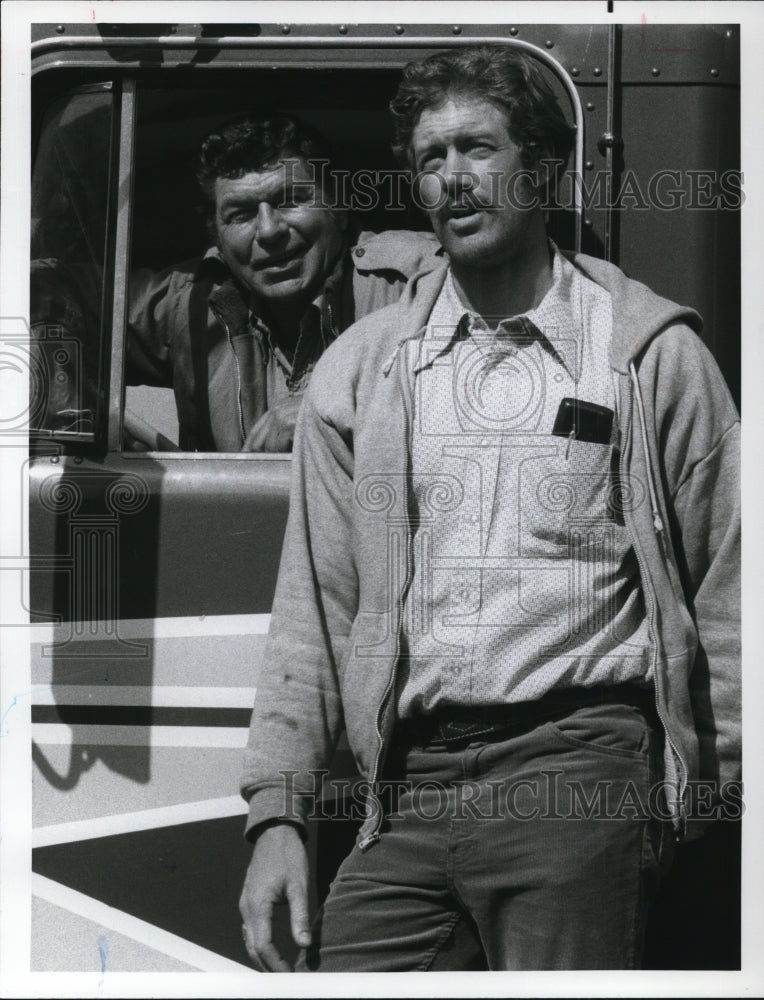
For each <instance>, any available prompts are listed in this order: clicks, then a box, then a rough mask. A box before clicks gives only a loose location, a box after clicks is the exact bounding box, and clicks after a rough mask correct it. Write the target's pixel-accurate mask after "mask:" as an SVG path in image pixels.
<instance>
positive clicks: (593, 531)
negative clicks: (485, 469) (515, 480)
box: [518, 438, 631, 558]
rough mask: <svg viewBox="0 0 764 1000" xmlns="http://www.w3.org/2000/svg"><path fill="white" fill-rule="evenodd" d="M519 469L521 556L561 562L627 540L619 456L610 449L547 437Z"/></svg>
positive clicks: (610, 446)
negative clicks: (587, 548)
mask: <svg viewBox="0 0 764 1000" xmlns="http://www.w3.org/2000/svg"><path fill="white" fill-rule="evenodd" d="M543 451H544V453H543V454H539V455H537V456H528V457H527V458H525V459H524V460H523V462H522V463H521V465H520V469H519V494H520V508H519V515H520V517H519V521H520V530H519V537H518V542H519V547H520V554H521V556H526V557H527V556H546V557H552V558H555V557H556V558H566V557H568V556H570V555H571V554H572V552H573V550H574V549H575V550H576V551H579V552H580V551H581V545H582V542H583V543H584V545H585V546H586V545H588V544H593V545H594V546H595V547H596V548H597V549H600V548H601V546H602V545H603V544H604V545H610V544H613V543H614V542H618V541H622V540H623V539H625V538H626V529H625V526H624V503H626V502H631V498H630V496H627V493H630V491H627V490H625V489H624V486H623V483H622V482H621V479H620V472H619V458H620V453H619V452H618V450H617V449H615V448H614V447H613V446H612V445H610V444H597V443H593V442H589V441H576V440H570V441H567V440H564V439H560V438H551V439H550V444H549V446H548V447H546V448H544V449H543Z"/></svg>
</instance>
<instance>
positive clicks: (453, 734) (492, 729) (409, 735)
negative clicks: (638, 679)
mask: <svg viewBox="0 0 764 1000" xmlns="http://www.w3.org/2000/svg"><path fill="white" fill-rule="evenodd" d="M612 704H626V705H632V706H633V707H634V708H637V709H639V710H640V711H641V712H642V713H643V714H644V715H645V717H646V718H647V719H649V720H652V721H655V720H657V711H656V707H655V693H654V689H653V688H652V687H649V686H645V687H640V686H639V685H637V684H615V685H612V686H607V685H596V686H594V687H588V688H569V689H563V690H559V691H550V692H549V693H548V694H545V695H544V696H543V697H541V698H538V699H536V700H535V701H520V702H514V703H508V704H506V705H485V706H481V705H474V706H461V705H444V706H442V707H440V708H438V709H437V711H435V712H433V713H432V714H430V715H419V716H416V717H414V718H410V719H401V720H399V722H398V724H397V727H396V730H395V733H394V735H393V743H394V745H396V746H400V745H401V744H405V745H408V746H418V747H426V746H429V745H430V744H432V743H455V742H458V741H460V740H467V741H469V740H475V739H478V738H481V739H485V740H499V739H502V738H504V737H507V738H508V737H509V736H511V735H519V734H520V733H522V732H527V731H528V730H529V729H532V728H533V727H534V726H536V725H538V723H540V722H542V721H548V720H549V719H554V718H560V717H562V716H565V715H567V714H569V713H570V712H572V711H574V710H575V709H577V708H581V707H583V706H585V705H612Z"/></svg>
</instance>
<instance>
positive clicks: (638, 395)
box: [629, 361, 663, 535]
mask: <svg viewBox="0 0 764 1000" xmlns="http://www.w3.org/2000/svg"><path fill="white" fill-rule="evenodd" d="M629 374H630V375H631V383H632V386H633V389H634V399H635V400H636V403H637V413H638V415H639V429H640V434H641V438H642V449H643V451H644V453H645V468H646V469H647V488H648V490H649V493H650V509H651V511H652V515H653V526H654V527H655V532H656V534H658V535H660V534H662V533H663V519H662V518H661V515H660V511H659V510H658V493H657V491H656V489H655V481H654V480H653V470H652V465H651V463H650V449H649V447H648V444H647V424H646V422H645V404H644V403H643V401H642V391H641V389H640V387H639V379H638V378H637V369H636V367H635V365H634V362H633V361H630V362H629Z"/></svg>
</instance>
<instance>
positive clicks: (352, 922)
mask: <svg viewBox="0 0 764 1000" xmlns="http://www.w3.org/2000/svg"><path fill="white" fill-rule="evenodd" d="M392 110H393V114H394V119H395V124H396V135H397V142H398V146H399V150H400V151H401V152H402V154H403V155H404V156H405V157H406V159H407V161H408V163H409V165H410V166H411V168H412V169H413V171H414V172H415V173H416V174H417V176H418V179H419V183H420V197H421V198H422V200H423V202H426V203H427V205H428V206H429V214H430V218H431V221H432V224H433V228H434V230H435V233H436V235H437V236H438V238H439V240H440V241H441V243H442V245H443V247H444V249H445V251H446V253H447V256H448V263H447V265H444V266H443V267H442V268H439V269H437V270H435V271H433V272H431V273H430V274H427V275H424V276H422V277H421V278H419V279H417V280H415V281H412V282H411V283H410V285H409V286H408V288H407V290H406V293H405V294H404V296H403V298H402V299H401V301H400V302H399V303H398V304H396V305H394V306H391V307H388V308H387V309H385V310H383V311H381V312H379V313H377V314H375V315H373V316H371V317H368V318H367V319H365V320H364V321H362V322H361V323H360V324H358V325H356V327H354V328H353V331H352V334H351V336H349V337H347V338H344V339H340V340H339V341H338V343H337V345H336V346H332V347H331V348H330V349H329V350H328V351H327V353H326V354H325V355H324V356H323V358H322V359H321V361H320V363H319V364H318V366H317V368H316V370H315V372H314V377H313V380H312V382H311V386H310V388H309V390H308V393H307V395H306V398H305V401H304V404H303V409H302V412H301V416H300V420H299V423H298V431H297V439H296V448H295V458H294V462H295V479H294V484H293V493H292V499H291V505H290V516H289V524H288V527H287V534H286V539H285V543H284V550H283V557H282V565H281V571H280V576H279V583H278V587H277V593H276V599H275V602H274V608H273V619H272V626H271V633H270V636H269V641H268V646H267V649H266V654H265V662H264V665H263V669H262V672H261V675H260V680H259V684H258V694H257V699H256V702H255V708H254V713H253V717H252V727H251V733H250V741H249V746H248V750H247V757H246V765H245V773H244V776H243V779H242V790H243V793H244V795H245V797H246V798H247V799H248V800H249V803H250V809H249V818H248V827H247V828H248V836H249V837H250V839H252V840H253V841H254V852H253V857H252V861H251V864H250V868H249V871H248V874H247V879H246V882H245V886H244V890H243V893H242V899H241V910H242V916H243V920H244V927H243V932H244V939H245V942H246V944H247V948H248V950H249V952H250V954H251V956H252V957H253V959H254V960H255V961H256V962H257V963H258V965H259V966H260V967H261V968H264V969H270V970H284V969H287V968H288V966H287V964H286V963H285V962H284V960H283V959H282V958H281V956H280V955H279V954H278V952H277V951H276V949H275V947H274V945H273V942H272V933H271V928H272V911H273V906H274V904H275V903H277V902H279V901H280V900H283V899H286V900H287V901H288V902H289V904H290V909H291V926H292V931H293V935H294V937H295V940H296V941H297V943H298V944H299V945H300V946H302V947H303V948H306V949H307V951H306V955H305V957H304V959H303V962H302V964H301V966H300V967H301V968H308V969H317V970H321V971H417V970H419V971H425V970H433V969H446V968H451V969H459V968H462V969H463V968H476V967H481V966H482V967H484V968H486V967H487V968H489V969H524V970H531V969H619V968H620V969H628V968H635V967H638V966H639V964H640V959H641V950H642V944H643V935H644V927H645V919H646V912H647V906H648V902H649V900H650V898H651V896H652V895H653V893H654V891H655V888H656V885H657V883H658V881H659V878H660V875H661V873H662V872H663V871H664V870H665V867H666V865H667V863H668V861H669V858H670V848H671V845H672V843H673V841H674V840H675V839H680V838H682V837H684V836H687V835H688V834H692V833H698V832H699V830H700V824H701V822H702V821H703V820H708V819H709V818H711V817H712V816H717V815H720V814H721V815H723V811H722V812H721V813H720V811H719V810H723V808H724V804H725V803H726V802H728V801H729V799H728V798H727V796H728V795H729V796H731V797H732V798H733V799H734V798H735V797H736V795H737V791H736V789H737V786H736V785H735V782H737V781H738V779H739V753H740V731H739V729H740V727H739V712H740V691H739V642H738V635H739V490H738V485H737V483H738V478H737V474H738V440H739V437H738V434H739V421H738V416H737V413H736V411H735V408H734V405H733V403H732V401H731V398H730V396H729V393H728V391H727V389H726V386H725V385H724V383H723V380H722V377H721V375H720V373H719V371H718V369H717V368H716V365H715V363H714V361H713V359H712V358H711V356H710V354H709V353H708V351H707V350H706V349H705V347H704V346H703V344H702V342H701V341H700V339H699V338H698V337H697V335H696V331H697V330H698V329H699V325H700V322H699V317H698V316H697V314H695V313H694V312H693V311H692V310H689V309H686V308H682V307H680V306H676V305H674V304H673V303H671V302H668V301H667V300H665V299H661V298H659V297H658V296H656V295H654V294H653V293H652V292H651V291H649V290H648V289H647V288H645V287H644V286H643V285H639V284H638V283H636V282H633V281H630V280H629V279H627V278H626V277H625V276H624V275H623V274H622V273H621V272H620V271H619V270H618V269H617V268H616V267H614V266H612V265H609V264H606V263H603V262H602V261H598V260H595V259H592V258H589V257H585V256H583V255H580V254H579V255H573V256H572V257H568V256H566V255H563V254H562V253H560V251H559V250H558V249H557V248H556V247H555V246H554V245H553V244H552V243H551V242H550V241H549V240H548V237H547V234H546V229H545V222H544V214H543V203H544V200H545V198H544V189H545V188H546V186H547V185H548V184H550V183H554V178H553V176H552V174H551V173H550V171H549V170H547V169H546V166H545V161H546V164H547V165H548V164H549V163H551V162H553V161H563V162H564V161H565V159H566V158H567V155H568V153H569V150H570V145H571V138H570V130H569V128H568V126H567V125H566V123H565V119H564V117H563V116H562V114H561V112H560V109H559V107H558V106H557V102H556V100H555V98H554V95H553V93H552V92H551V90H550V88H549V87H548V85H547V84H546V83H545V81H544V79H543V77H542V75H541V74H540V72H539V70H538V69H537V68H535V67H534V64H533V62H532V61H531V60H530V59H528V58H527V57H524V56H522V55H518V54H516V53H514V52H512V51H511V50H509V49H506V48H504V47H501V46H484V47H469V48H464V49H459V50H456V51H452V52H449V53H446V54H436V55H434V56H432V57H430V58H429V59H427V60H425V61H423V62H418V63H412V64H409V66H407V67H406V69H405V71H404V77H403V82H402V84H401V87H400V88H399V91H398V94H397V96H396V98H395V100H394V101H393V104H392ZM497 178H499V179H500V181H501V183H500V184H497V183H496V181H497ZM343 726H344V727H345V729H346V731H347V735H348V741H349V743H350V746H351V749H352V750H353V752H354V754H355V758H356V761H357V763H358V765H359V768H360V771H361V774H362V776H363V778H364V779H365V781H366V785H367V792H368V794H367V800H366V806H367V808H366V817H365V821H364V823H363V826H362V828H361V831H360V833H359V838H358V843H357V845H356V847H355V848H354V849H353V851H352V852H351V854H350V855H349V856H348V857H347V858H346V860H345V861H344V862H343V864H342V866H341V867H340V870H339V873H338V875H337V878H336V879H335V881H334V882H333V884H332V886H331V888H330V891H329V895H328V898H327V900H326V902H325V904H324V906H323V907H322V910H321V912H320V914H319V917H318V919H317V921H316V923H315V926H314V928H313V931H312V933H311V931H310V930H309V928H308V922H307V904H306V898H307V890H306V879H307V862H306V854H305V848H304V846H303V840H302V838H303V835H304V827H305V821H306V817H307V816H308V815H309V814H310V812H311V811H312V810H315V809H316V774H317V773H318V772H320V771H321V770H322V769H324V768H326V767H327V766H328V763H329V759H330V755H331V752H332V750H333V748H334V746H335V745H336V741H337V739H338V736H339V733H340V731H341V729H342V727H343ZM698 782H703V783H705V784H704V785H703V787H704V788H705V790H706V792H708V793H709V796H707V797H704V800H705V801H706V802H708V801H710V800H713V803H714V806H713V809H709V810H707V811H706V814H705V816H701V815H699V813H698V810H697V809H694V808H693V803H692V801H691V797H690V795H689V791H690V789H691V788H693V787H695V788H697V786H698ZM392 786H394V787H395V788H396V789H397V791H396V794H395V797H394V798H393V799H391V798H390V796H388V795H386V792H389V791H390V788H391V787H392ZM383 800H385V802H384V804H383Z"/></svg>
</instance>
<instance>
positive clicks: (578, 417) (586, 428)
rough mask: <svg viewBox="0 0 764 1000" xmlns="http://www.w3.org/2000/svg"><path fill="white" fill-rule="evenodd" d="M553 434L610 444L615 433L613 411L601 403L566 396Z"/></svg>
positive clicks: (593, 442) (555, 422)
mask: <svg viewBox="0 0 764 1000" xmlns="http://www.w3.org/2000/svg"><path fill="white" fill-rule="evenodd" d="M552 434H555V435H557V436H558V437H573V438H575V440H576V441H590V442H591V443H592V444H610V443H611V438H612V434H613V411H612V410H611V409H609V408H608V407H607V406H600V405H599V403H587V402H586V400H583V399H573V397H572V396H565V398H564V399H563V400H561V402H560V408H559V409H558V411H557V416H556V417H555V421H554V427H553V428H552Z"/></svg>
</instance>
